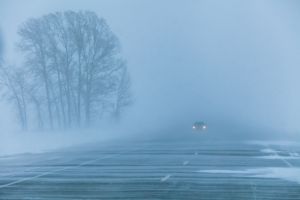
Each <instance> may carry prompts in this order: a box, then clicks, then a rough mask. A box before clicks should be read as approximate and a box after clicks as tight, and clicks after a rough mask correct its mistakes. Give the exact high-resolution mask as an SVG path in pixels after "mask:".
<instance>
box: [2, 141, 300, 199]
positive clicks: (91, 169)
mask: <svg viewBox="0 0 300 200" xmlns="http://www.w3.org/2000/svg"><path fill="white" fill-rule="evenodd" d="M299 153H300V147H298V146H293V148H291V147H290V146H282V145H267V146H266V145H262V144H250V143H226V142H212V141H210V142H208V141H206V142H204V141H202V140H201V139H199V140H198V141H197V140H192V141H189V140H187V141H180V142H178V141H152V142H150V141H148V142H134V141H132V142H123V143H121V144H120V143H119V142H118V145H117V144H106V145H105V146H104V145H100V144H99V145H89V146H88V147H85V148H77V149H67V150H62V151H57V152H52V153H41V154H23V155H17V156H10V157H1V158H0V199H3V200H10V199H72V200H75V199H172V200H173V199H180V200H182V199H222V200H223V199H225V200H226V199H228V200H235V199H236V200H247V199H256V200H258V199H270V200H271V199H272V200H276V199H278V200H288V199H295V200H296V199H297V200H299V199H300V156H299Z"/></svg>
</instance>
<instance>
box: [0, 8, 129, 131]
mask: <svg viewBox="0 0 300 200" xmlns="http://www.w3.org/2000/svg"><path fill="white" fill-rule="evenodd" d="M18 34H19V36H20V41H19V42H18V45H17V47H18V49H19V50H21V52H22V53H23V55H24V62H23V63H24V64H22V66H2V67H1V83H2V85H3V86H5V88H6V89H5V95H6V98H7V99H9V101H10V102H11V103H12V104H13V105H14V106H15V108H16V111H17V114H18V118H19V120H20V122H21V126H22V127H23V129H27V127H28V125H29V124H32V122H29V121H33V122H36V124H37V125H38V127H39V128H48V127H49V128H70V127H78V126H90V125H91V124H93V123H94V122H97V120H98V119H99V118H100V117H101V116H102V115H103V114H106V113H110V114H112V115H114V116H115V117H116V118H118V117H119V116H120V114H121V113H122V110H123V108H124V107H126V106H127V105H129V104H130V102H131V96H130V92H129V90H130V79H129V74H128V70H127V67H126V63H125V62H124V60H123V59H122V58H121V57H120V45H119V42H118V39H117V37H116V36H115V35H114V34H113V33H112V31H111V30H110V28H109V26H108V25H107V23H106V22H105V20H104V19H102V18H99V17H98V16H97V15H96V14H95V13H93V12H88V11H86V12H73V11H67V12H62V13H61V12H57V13H52V14H48V15H45V16H43V17H41V18H36V19H29V20H27V21H26V22H25V23H24V24H23V25H22V26H21V27H20V29H19V32H18ZM30 119H32V120H30Z"/></svg>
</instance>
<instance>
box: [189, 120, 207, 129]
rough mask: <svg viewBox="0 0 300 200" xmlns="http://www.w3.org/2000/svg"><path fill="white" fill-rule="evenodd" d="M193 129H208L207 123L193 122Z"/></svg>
mask: <svg viewBox="0 0 300 200" xmlns="http://www.w3.org/2000/svg"><path fill="white" fill-rule="evenodd" d="M192 129H193V130H194V131H205V130H206V129H207V125H206V124H205V123H204V122H203V121H197V122H195V123H194V124H193V126H192Z"/></svg>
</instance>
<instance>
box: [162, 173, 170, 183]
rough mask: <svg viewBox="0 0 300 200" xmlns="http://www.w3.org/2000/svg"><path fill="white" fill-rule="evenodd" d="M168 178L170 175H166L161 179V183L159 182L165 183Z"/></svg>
mask: <svg viewBox="0 0 300 200" xmlns="http://www.w3.org/2000/svg"><path fill="white" fill-rule="evenodd" d="M170 177H171V175H170V174H168V175H166V176H164V177H162V178H161V179H160V181H161V182H165V181H167V180H168V179H169V178H170Z"/></svg>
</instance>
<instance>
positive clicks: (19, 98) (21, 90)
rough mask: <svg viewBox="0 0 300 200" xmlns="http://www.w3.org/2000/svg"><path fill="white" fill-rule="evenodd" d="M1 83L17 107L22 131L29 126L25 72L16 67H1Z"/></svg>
mask: <svg viewBox="0 0 300 200" xmlns="http://www.w3.org/2000/svg"><path fill="white" fill-rule="evenodd" d="M0 78H1V79H0V80H1V81H0V83H1V85H2V86H5V89H6V90H5V95H6V97H7V99H8V100H9V101H10V102H13V103H14V105H15V106H16V109H17V113H18V118H19V121H20V123H21V126H22V129H23V130H26V129H27V126H28V114H27V93H26V91H25V90H26V89H25V88H26V79H25V72H24V71H23V70H22V69H21V68H16V67H15V66H9V67H4V66H1V67H0Z"/></svg>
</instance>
